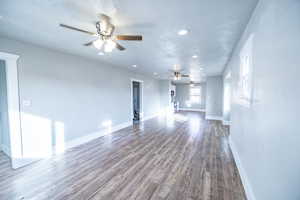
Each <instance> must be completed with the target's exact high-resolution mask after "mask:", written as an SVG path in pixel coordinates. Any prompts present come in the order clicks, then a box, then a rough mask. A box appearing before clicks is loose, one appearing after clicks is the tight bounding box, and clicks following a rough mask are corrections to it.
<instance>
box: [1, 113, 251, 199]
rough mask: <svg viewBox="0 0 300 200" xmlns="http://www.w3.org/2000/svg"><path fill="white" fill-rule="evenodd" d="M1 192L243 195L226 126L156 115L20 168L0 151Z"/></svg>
mask: <svg viewBox="0 0 300 200" xmlns="http://www.w3.org/2000/svg"><path fill="white" fill-rule="evenodd" d="M0 199H1V200H6V199H9V200H12V199H13V200H14V199H18V200H19V199H24V200H26V199H36V200H44V199H45V200H49V199H51V200H55V199H63V200H67V199H74V200H75V199H76V200H79V199H82V200H89V199H91V200H100V199H103V200H109V199H120V200H121V199H123V200H128V199H140V200H147V199H152V200H163V199H167V200H173V199H174V200H175V199H177V200H196V199H199V200H200V199H201V200H208V199H214V200H221V199H224V200H243V199H246V198H245V195H244V190H243V187H242V184H241V180H240V177H239V173H238V171H237V168H236V165H235V163H234V160H233V156H232V153H231V150H230V148H229V145H228V128H227V127H225V126H223V125H222V124H221V122H218V121H207V120H205V116H204V114H203V113H199V112H180V113H177V114H174V115H172V116H169V117H158V118H154V119H151V120H148V121H146V122H144V123H141V124H137V125H134V126H133V127H128V128H126V129H122V130H120V131H118V132H115V133H113V134H110V135H107V136H104V137H101V138H99V139H96V140H93V141H91V142H89V143H86V144H84V145H81V146H79V147H76V148H72V149H70V150H68V151H67V152H65V153H64V154H61V155H56V156H54V157H52V158H48V159H43V160H41V161H39V162H36V163H34V164H31V165H29V166H26V167H23V168H21V169H18V170H12V169H10V165H9V160H8V159H7V158H6V157H5V156H4V155H3V154H0Z"/></svg>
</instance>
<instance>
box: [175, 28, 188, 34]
mask: <svg viewBox="0 0 300 200" xmlns="http://www.w3.org/2000/svg"><path fill="white" fill-rule="evenodd" d="M188 33H189V31H188V30H186V29H181V30H179V31H178V32H177V34H178V35H186V34H188Z"/></svg>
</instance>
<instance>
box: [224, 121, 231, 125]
mask: <svg viewBox="0 0 300 200" xmlns="http://www.w3.org/2000/svg"><path fill="white" fill-rule="evenodd" d="M230 124H231V122H230V121H226V120H224V119H223V125H224V126H230Z"/></svg>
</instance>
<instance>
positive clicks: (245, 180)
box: [229, 136, 256, 200]
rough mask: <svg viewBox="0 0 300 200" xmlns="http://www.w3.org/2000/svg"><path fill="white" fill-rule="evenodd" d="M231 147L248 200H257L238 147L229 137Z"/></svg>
mask: <svg viewBox="0 0 300 200" xmlns="http://www.w3.org/2000/svg"><path fill="white" fill-rule="evenodd" d="M229 145H230V148H231V152H232V154H233V157H234V160H235V163H236V166H237V168H238V170H239V174H240V177H241V179H242V183H243V186H244V189H245V193H246V196H247V199H248V200H256V198H255V196H254V193H253V190H252V187H251V185H250V182H249V179H248V176H247V174H246V171H245V169H244V167H243V165H242V162H241V160H240V157H239V154H238V152H237V149H236V147H235V145H234V142H233V141H232V139H231V137H230V136H229Z"/></svg>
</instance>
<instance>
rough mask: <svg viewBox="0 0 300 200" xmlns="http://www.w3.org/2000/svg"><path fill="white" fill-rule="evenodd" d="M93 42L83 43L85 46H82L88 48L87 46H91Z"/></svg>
mask: <svg viewBox="0 0 300 200" xmlns="http://www.w3.org/2000/svg"><path fill="white" fill-rule="evenodd" d="M94 41H96V40H93V41H90V42H88V43H85V44H83V45H84V46H87V47H88V46H91V45H92V44H93V42H94Z"/></svg>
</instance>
